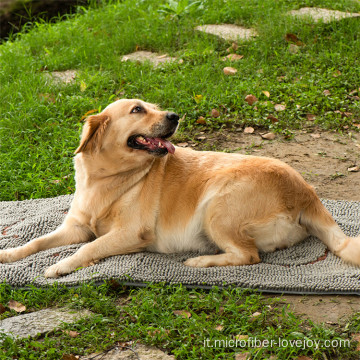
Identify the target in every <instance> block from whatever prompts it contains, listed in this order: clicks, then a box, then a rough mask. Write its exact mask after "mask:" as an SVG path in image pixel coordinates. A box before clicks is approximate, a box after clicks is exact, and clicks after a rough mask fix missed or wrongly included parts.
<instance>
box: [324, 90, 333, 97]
mask: <svg viewBox="0 0 360 360" xmlns="http://www.w3.org/2000/svg"><path fill="white" fill-rule="evenodd" d="M323 95H325V96H330V95H331V93H330V91H329V90H324V91H323Z"/></svg>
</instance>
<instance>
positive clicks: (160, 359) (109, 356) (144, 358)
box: [80, 344, 175, 360]
mask: <svg viewBox="0 0 360 360" xmlns="http://www.w3.org/2000/svg"><path fill="white" fill-rule="evenodd" d="M131 349H132V350H130V346H129V348H122V347H116V348H115V349H113V350H110V351H108V352H106V353H96V354H90V355H87V356H81V357H80V360H90V359H94V357H95V356H98V357H99V358H100V356H101V359H102V360H138V359H141V360H175V357H174V356H173V355H168V354H166V353H164V352H163V351H161V350H159V349H156V348H154V347H149V346H145V345H142V344H136V345H135V346H134V347H131ZM98 357H96V358H98Z"/></svg>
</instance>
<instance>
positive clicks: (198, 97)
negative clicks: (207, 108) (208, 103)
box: [194, 95, 203, 104]
mask: <svg viewBox="0 0 360 360" xmlns="http://www.w3.org/2000/svg"><path fill="white" fill-rule="evenodd" d="M194 99H195V102H196V103H197V104H198V103H199V102H201V100H202V99H203V96H202V95H195V96H194Z"/></svg>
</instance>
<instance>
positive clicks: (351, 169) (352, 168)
mask: <svg viewBox="0 0 360 360" xmlns="http://www.w3.org/2000/svg"><path fill="white" fill-rule="evenodd" d="M359 170H360V167H359V166H353V167H349V168H348V169H347V171H349V172H358V171H359Z"/></svg>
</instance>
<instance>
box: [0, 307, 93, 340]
mask: <svg viewBox="0 0 360 360" xmlns="http://www.w3.org/2000/svg"><path fill="white" fill-rule="evenodd" d="M91 314H92V313H91V312H90V311H88V310H80V311H73V310H69V309H65V308H58V309H55V308H53V309H51V308H50V309H43V310H39V311H34V312H32V313H28V314H22V315H18V316H13V317H10V318H7V319H4V320H1V321H0V332H4V333H5V334H7V335H9V336H12V337H14V338H21V339H22V338H27V337H28V336H36V335H37V334H43V333H46V332H48V331H53V330H55V329H57V328H58V327H59V326H60V325H61V324H62V323H63V322H65V323H72V322H75V321H78V320H79V319H81V318H83V317H87V316H90V315H91Z"/></svg>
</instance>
